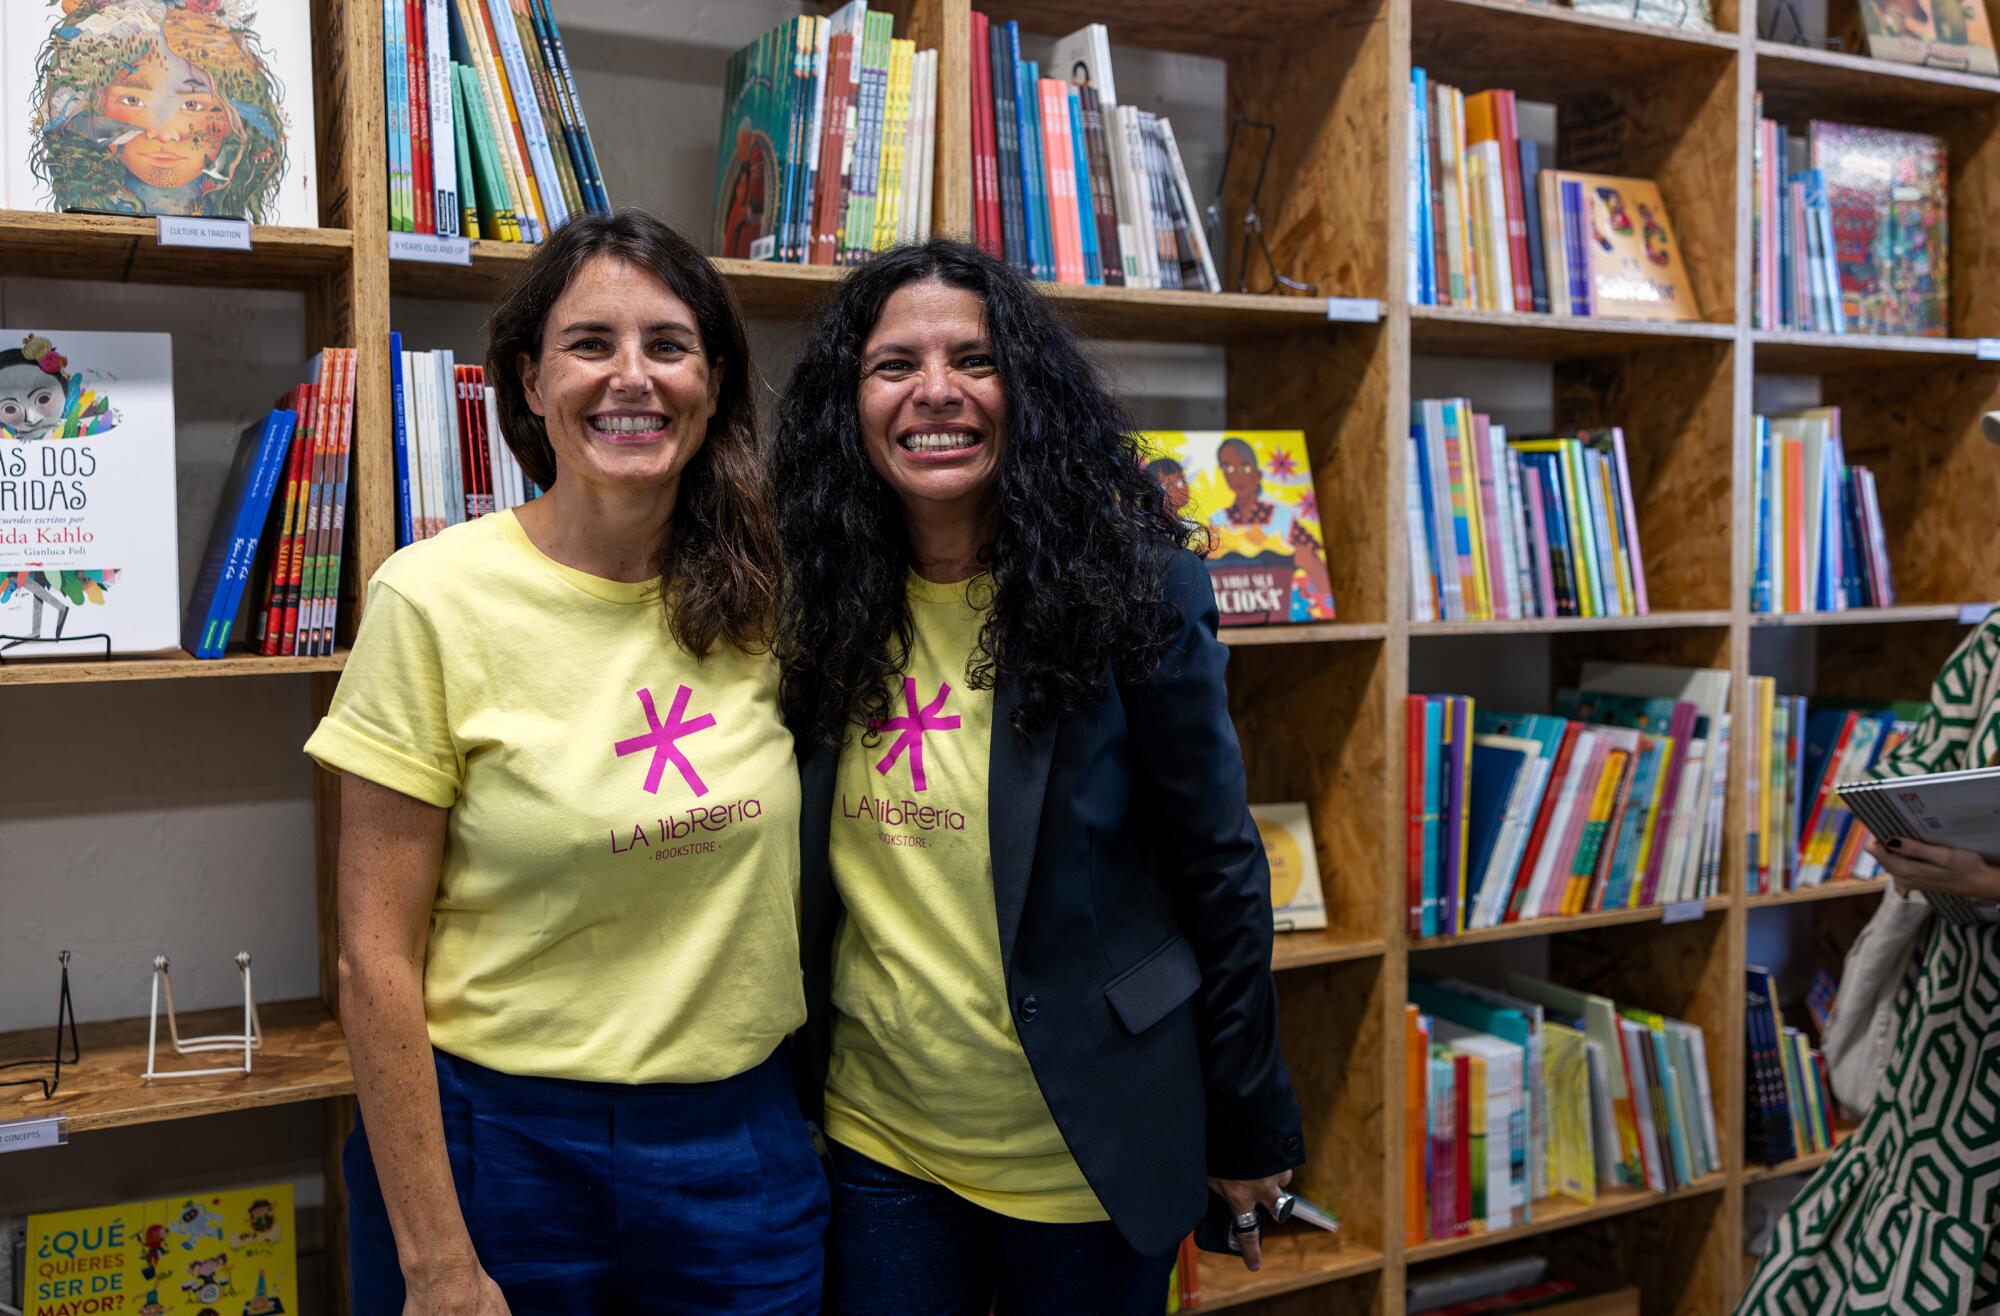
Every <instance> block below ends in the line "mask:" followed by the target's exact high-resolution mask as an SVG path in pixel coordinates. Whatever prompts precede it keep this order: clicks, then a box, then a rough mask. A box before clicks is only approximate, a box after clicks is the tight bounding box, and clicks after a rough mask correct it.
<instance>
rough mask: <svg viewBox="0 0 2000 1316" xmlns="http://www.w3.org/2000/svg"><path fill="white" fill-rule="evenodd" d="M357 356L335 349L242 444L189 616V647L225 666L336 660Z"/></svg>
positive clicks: (185, 642)
mask: <svg viewBox="0 0 2000 1316" xmlns="http://www.w3.org/2000/svg"><path fill="white" fill-rule="evenodd" d="M354 376H355V352H354V349H353V348H351V347H329V348H327V349H326V350H325V351H322V352H320V353H318V354H317V355H315V356H314V357H313V359H312V361H311V363H310V364H308V366H307V367H306V372H305V379H304V380H303V381H302V382H301V383H299V384H297V385H295V386H293V388H292V389H291V391H290V392H288V393H286V394H285V396H284V397H282V398H280V399H279V400H278V405H277V407H276V408H274V409H273V410H272V411H271V413H270V414H269V415H268V416H266V417H264V418H263V419H261V420H259V421H257V422H255V423H253V424H252V425H251V426H250V427H249V428H248V429H246V430H245V431H244V432H243V437H242V439H241V440H240V441H239V443H238V445H237V451H236V460H235V464H234V466H233V467H232V468H231V472H230V477H229V482H228V484H227V486H226V487H225V489H224V492H223V497H222V504H221V506H220V507H219V508H218V509H217V511H216V516H215V522H214V524H213V526H212V527H211V528H210V530H209V536H208V547H207V549H206V550H205V551H204V552H203V554H202V560H201V568H200V570H199V572H198V573H197V575H196V577H195V587H194V593H193V595H192V596H191V597H190V599H189V601H188V606H187V610H186V612H185V613H184V614H183V619H182V627H181V647H182V648H184V649H186V650H187V651H188V652H189V653H191V654H193V655H194V656H195V657H197V658H220V657H222V656H223V654H224V653H225V652H226V651H227V649H228V647H229V643H230V640H231V638H232V637H240V638H241V639H242V640H243V641H244V644H245V647H247V648H249V649H250V650H251V651H252V652H255V653H259V654H263V655H266V656H273V657H274V656H277V655H280V654H298V655H326V654H331V653H332V652H333V641H334V631H335V621H336V614H337V612H338V608H339V600H340V568H341V557H342V553H343V551H344V550H345V547H346V539H347V475H348V470H349V467H350V465H351V456H352V453H353V449H354V392H355V378H354Z"/></svg>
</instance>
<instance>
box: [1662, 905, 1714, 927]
mask: <svg viewBox="0 0 2000 1316" xmlns="http://www.w3.org/2000/svg"><path fill="white" fill-rule="evenodd" d="M1707 912H1708V906H1707V905H1706V904H1704V903H1703V902H1702V901H1699V900H1682V901H1679V902H1677V903H1675V904H1672V905H1668V906H1667V907H1666V909H1665V910H1664V911H1662V912H1661V914H1660V922H1662V923H1692V922H1694V921H1695V920H1696V919H1698V918H1700V917H1701V916H1702V915H1703V914H1706V913H1707Z"/></svg>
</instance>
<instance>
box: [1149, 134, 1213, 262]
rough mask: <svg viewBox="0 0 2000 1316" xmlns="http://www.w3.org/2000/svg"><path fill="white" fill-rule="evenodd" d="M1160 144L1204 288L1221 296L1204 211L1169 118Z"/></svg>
mask: <svg viewBox="0 0 2000 1316" xmlns="http://www.w3.org/2000/svg"><path fill="white" fill-rule="evenodd" d="M1160 141H1161V144H1162V145H1164V146H1165V147H1166V151H1167V163H1168V165H1169V166H1170V167H1171V168H1172V171H1173V172H1172V174H1171V177H1172V180H1173V187H1174V194H1175V195H1176V196H1178V197H1179V198H1180V209H1181V213H1182V214H1183V215H1184V216H1186V227H1187V232H1188V237H1189V239H1190V240H1191V241H1192V242H1193V245H1194V254H1195V259H1196V260H1197V261H1198V262H1199V263H1200V269H1201V287H1202V289H1203V290H1204V291H1206V292H1221V291H1222V280H1221V278H1219V277H1218V276H1217V275H1216V272H1215V257H1214V254H1213V253H1211V252H1210V251H1209V248H1208V230H1207V228H1206V227H1205V226H1204V225H1203V224H1202V222H1201V207H1199V206H1197V205H1196V204H1195V200H1194V189H1193V188H1192V187H1190V186H1189V185H1188V176H1187V167H1186V165H1184V164H1183V163H1182V162H1181V148H1180V145H1179V144H1178V143H1177V142H1176V141H1175V140H1174V126H1173V124H1172V123H1170V122H1168V121H1167V120H1166V119H1165V118H1162V119H1161V120H1160Z"/></svg>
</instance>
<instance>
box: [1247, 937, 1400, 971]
mask: <svg viewBox="0 0 2000 1316" xmlns="http://www.w3.org/2000/svg"><path fill="white" fill-rule="evenodd" d="M1387 949H1388V943H1387V942H1385V941H1383V940H1382V938H1380V937H1369V936H1364V935H1362V934H1360V933H1355V932H1349V931H1347V930H1346V929H1344V928H1322V929H1317V930H1314V931H1310V932H1280V933H1277V934H1275V935H1274V936H1273V937H1272V939H1271V967H1272V968H1273V969H1276V970H1281V971H1282V970H1284V969H1303V968H1306V967H1308V966H1310V965H1314V964H1341V963H1345V962H1346V961H1348V960H1368V959H1375V958H1377V957H1378V956H1380V955H1382V954H1383V952H1384V951H1386V950H1387Z"/></svg>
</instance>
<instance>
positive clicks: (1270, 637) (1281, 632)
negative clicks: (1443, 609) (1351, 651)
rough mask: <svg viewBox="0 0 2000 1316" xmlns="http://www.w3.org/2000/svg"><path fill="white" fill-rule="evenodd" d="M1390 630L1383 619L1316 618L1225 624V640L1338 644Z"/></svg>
mask: <svg viewBox="0 0 2000 1316" xmlns="http://www.w3.org/2000/svg"><path fill="white" fill-rule="evenodd" d="M1388 633H1389V627H1388V626H1387V624H1386V623H1383V622H1379V621H1313V622H1300V623H1297V624H1294V625H1279V626H1224V627H1222V628H1221V630H1220V631H1219V632H1218V634H1220V635H1221V637H1222V642H1223V643H1224V644H1238V645H1259V644H1336V643H1340V642H1342V641H1346V640H1379V639H1381V638H1382V637H1383V636H1385V635H1387V634H1388Z"/></svg>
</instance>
